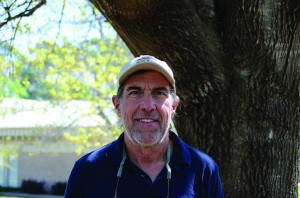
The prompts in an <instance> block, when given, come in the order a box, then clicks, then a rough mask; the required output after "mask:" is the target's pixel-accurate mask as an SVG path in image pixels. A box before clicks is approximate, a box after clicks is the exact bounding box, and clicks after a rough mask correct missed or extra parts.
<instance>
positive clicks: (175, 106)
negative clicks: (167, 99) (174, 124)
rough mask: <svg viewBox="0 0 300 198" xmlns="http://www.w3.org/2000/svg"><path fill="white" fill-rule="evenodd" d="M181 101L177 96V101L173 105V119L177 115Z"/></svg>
mask: <svg viewBox="0 0 300 198" xmlns="http://www.w3.org/2000/svg"><path fill="white" fill-rule="evenodd" d="M179 101H180V100H179V97H178V96H176V98H175V101H174V103H173V105H172V108H173V110H172V118H173V117H174V115H175V113H176V109H177V107H178V104H179Z"/></svg>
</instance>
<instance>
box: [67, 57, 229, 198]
mask: <svg viewBox="0 0 300 198" xmlns="http://www.w3.org/2000/svg"><path fill="white" fill-rule="evenodd" d="M118 84H119V87H118V92H117V95H116V96H113V97H112V102H113V105H114V107H115V109H116V113H117V115H118V116H119V118H120V120H121V123H122V126H123V127H124V133H123V134H121V135H120V137H119V138H118V140H116V141H113V142H112V143H110V144H108V145H106V146H104V147H102V148H100V149H98V150H96V151H94V152H91V153H90V154H87V155H86V156H84V157H82V158H81V159H79V160H78V161H77V162H76V163H75V166H74V168H73V170H72V172H71V175H70V178H69V181H68V185H67V189H66V193H65V198H77V197H78V198H79V197H80V198H83V197H85V198H96V197H97V198H99V197H101V198H112V197H118V198H154V197H159V198H167V197H170V198H175V197H176V198H177V197H186V198H187V197H203V198H209V197H215V198H220V197H221V198H222V197H224V195H223V188H222V184H221V181H220V176H219V173H218V168H217V166H216V164H215V162H214V161H213V160H212V159H211V158H210V157H209V156H207V155H206V154H204V153H202V152H200V151H198V150H197V149H195V148H193V147H191V146H189V145H187V144H185V143H184V142H183V141H182V140H180V139H179V138H178V137H177V135H176V134H175V133H174V132H171V131H170V130H169V126H170V123H171V119H172V118H173V117H174V115H175V112H176V108H177V106H178V103H179V98H178V97H177V96H176V87H175V80H174V77H173V72H172V70H171V69H170V67H169V66H168V65H167V64H166V63H165V62H163V61H160V60H158V59H156V58H155V57H153V56H140V57H137V58H134V59H133V60H131V61H129V62H128V63H126V64H125V65H124V66H123V68H122V69H121V71H120V74H119V77H118Z"/></svg>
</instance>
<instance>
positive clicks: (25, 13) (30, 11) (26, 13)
mask: <svg viewBox="0 0 300 198" xmlns="http://www.w3.org/2000/svg"><path fill="white" fill-rule="evenodd" d="M31 3H32V1H30V3H29V5H28V7H27V8H26V9H25V10H24V11H23V12H21V13H19V14H17V15H15V16H11V13H10V11H9V9H10V7H6V8H5V10H6V12H7V14H8V17H7V18H6V21H4V22H1V23H0V28H2V27H3V26H4V25H6V24H7V23H8V22H10V21H13V20H15V19H18V18H22V17H28V16H31V15H32V14H33V13H34V12H35V11H36V10H37V9H38V8H40V7H41V6H42V5H44V4H46V0H41V1H40V2H39V3H38V4H37V5H36V6H34V7H33V8H30V9H29V6H30V5H31Z"/></svg>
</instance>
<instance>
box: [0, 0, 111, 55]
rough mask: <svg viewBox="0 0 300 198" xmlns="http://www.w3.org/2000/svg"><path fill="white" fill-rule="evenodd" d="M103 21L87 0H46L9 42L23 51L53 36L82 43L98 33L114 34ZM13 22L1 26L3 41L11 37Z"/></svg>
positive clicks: (57, 38)
mask: <svg viewBox="0 0 300 198" xmlns="http://www.w3.org/2000/svg"><path fill="white" fill-rule="evenodd" d="M2 13H3V11H2ZM1 17H2V19H1ZM2 20H3V15H2V16H0V21H2ZM104 21H105V18H104V17H103V16H102V15H101V13H100V12H99V11H97V10H93V9H92V5H91V4H90V3H89V2H88V1H86V0H75V1H72V0H65V4H64V5H63V1H61V0H51V1H47V3H46V5H43V6H42V7H41V8H39V9H38V10H36V11H35V12H34V14H33V15H32V16H30V17H24V18H23V19H22V21H21V26H22V28H21V30H22V31H18V32H17V35H16V37H15V39H14V40H13V41H11V42H10V45H13V46H14V47H16V48H17V49H19V50H20V51H21V52H26V51H27V49H28V48H29V47H31V46H33V45H34V44H36V43H37V42H39V41H42V40H46V39H47V40H48V39H54V40H55V39H56V41H57V43H59V42H62V40H63V37H67V38H69V39H70V40H74V41H75V40H76V41H77V42H81V41H82V42H83V41H84V40H86V39H87V38H95V37H96V38H101V34H104V35H105V36H112V37H116V32H115V30H114V29H113V28H112V27H111V25H110V24H109V23H108V22H104ZM103 22H104V23H103ZM15 25H16V21H14V22H13V23H11V24H8V25H7V26H6V27H4V28H2V29H1V33H0V36H1V37H2V38H1V40H2V41H3V40H9V39H10V38H11V37H12V35H13V34H14V32H13V30H12V28H11V27H12V26H15ZM1 34H2V35H1ZM1 40H0V42H1Z"/></svg>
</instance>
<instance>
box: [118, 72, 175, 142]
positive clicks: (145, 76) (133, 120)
mask: <svg viewBox="0 0 300 198" xmlns="http://www.w3.org/2000/svg"><path fill="white" fill-rule="evenodd" d="M178 101H179V99H178V98H176V99H175V101H174V99H173V98H172V96H171V94H170V84H169V82H168V80H167V79H166V78H165V77H164V76H163V75H162V74H160V73H159V72H156V71H147V72H145V73H141V74H135V75H132V76H131V77H129V78H128V79H127V80H126V82H125V84H124V92H123V95H122V98H121V99H120V100H117V99H116V97H114V98H113V103H114V105H115V107H116V109H117V114H118V116H119V117H120V118H121V121H122V124H123V126H124V128H125V135H126V136H127V137H128V139H129V140H130V141H131V142H132V143H134V144H135V145H139V146H143V147H149V146H150V147H153V146H156V145H158V144H160V143H161V142H162V141H163V140H164V138H165V137H166V136H167V134H168V128H169V126H170V122H171V118H172V117H173V116H174V113H175V110H176V107H177V105H178Z"/></svg>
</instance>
